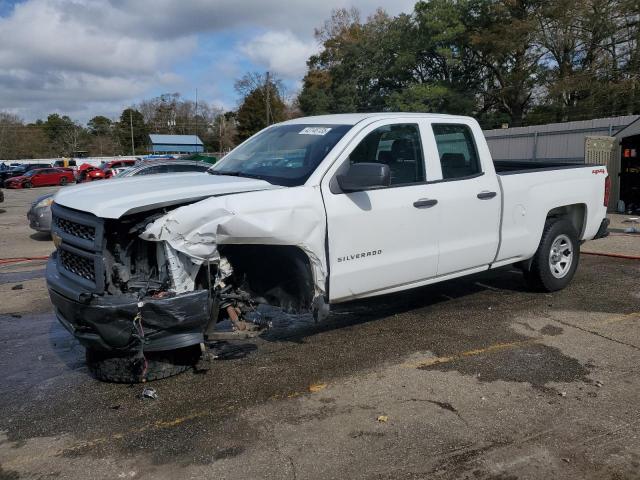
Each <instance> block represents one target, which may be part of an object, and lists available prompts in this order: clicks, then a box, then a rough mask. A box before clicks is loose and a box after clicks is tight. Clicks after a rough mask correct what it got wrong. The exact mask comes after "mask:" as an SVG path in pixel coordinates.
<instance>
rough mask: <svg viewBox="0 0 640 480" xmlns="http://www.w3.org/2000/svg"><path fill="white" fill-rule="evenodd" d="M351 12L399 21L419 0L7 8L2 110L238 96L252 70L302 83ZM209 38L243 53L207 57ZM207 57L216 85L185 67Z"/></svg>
mask: <svg viewBox="0 0 640 480" xmlns="http://www.w3.org/2000/svg"><path fill="white" fill-rule="evenodd" d="M351 6H355V7H357V8H359V9H360V10H361V11H362V13H363V16H366V15H367V14H370V13H372V12H373V11H374V10H375V8H377V7H378V6H382V7H383V8H384V7H387V8H388V9H389V12H390V13H392V14H396V13H399V11H410V10H411V8H412V6H413V0H373V1H372V0H351V1H349V0H325V2H311V1H308V0H269V1H266V0H242V1H240V2H239V1H238V0H24V1H23V2H21V3H17V4H16V5H15V6H14V7H13V8H12V9H4V10H0V12H3V14H4V15H6V16H5V17H2V16H0V109H7V110H8V109H11V110H12V111H16V112H17V113H18V114H20V115H22V116H24V117H26V118H27V119H29V120H32V119H34V118H37V117H41V116H43V115H45V114H46V113H50V112H53V111H57V112H61V113H65V114H70V115H77V116H78V118H79V119H81V120H87V119H88V118H90V116H92V115H93V114H98V113H100V114H103V113H106V114H110V112H116V113H117V112H118V111H119V110H120V109H121V108H122V107H123V106H126V105H130V104H131V103H133V102H135V101H137V100H140V99H141V98H142V97H144V96H147V95H149V94H150V93H149V92H158V91H162V90H167V91H168V90H172V89H179V88H181V87H183V86H185V85H193V84H194V81H197V83H195V84H196V85H201V86H202V91H207V90H209V91H224V92H232V89H231V88H230V85H231V84H232V83H233V80H234V78H237V77H238V76H240V75H241V74H242V73H243V69H245V68H246V65H247V63H250V64H253V65H255V66H256V68H267V69H269V70H271V71H273V72H274V73H277V74H279V75H280V76H282V77H283V78H284V79H285V80H287V81H288V82H289V83H290V84H295V83H297V82H299V80H300V78H301V77H302V75H303V74H304V72H305V69H306V60H307V58H308V57H309V55H310V54H312V53H313V52H315V51H316V49H317V45H316V43H315V40H314V39H313V29H314V27H317V26H319V25H321V24H322V23H323V21H324V20H325V19H326V18H327V17H328V16H329V15H330V13H331V10H332V9H334V8H340V7H347V8H348V7H351ZM0 14H2V13H0ZM210 34H223V35H226V36H228V37H229V38H231V39H232V40H231V45H233V43H234V41H235V45H236V48H232V47H230V48H229V49H227V50H226V51H225V50H224V49H222V47H220V48H214V49H213V51H212V52H210V53H211V55H208V56H207V55H203V54H202V53H203V52H201V51H200V50H199V40H200V45H202V40H203V39H204V38H209V37H207V35H210ZM200 48H204V47H200ZM194 55H197V57H194ZM203 57H207V60H208V62H210V63H209V64H208V65H205V68H200V71H201V72H202V71H206V70H207V68H206V67H208V66H211V68H213V67H214V66H215V71H216V75H215V76H213V77H212V78H209V79H205V80H207V81H209V82H214V83H216V84H217V85H216V87H215V88H212V87H206V86H205V85H203V84H202V83H201V79H200V78H189V76H192V75H194V74H193V72H191V71H180V70H179V69H178V67H177V65H183V64H184V63H183V62H186V63H188V62H189V61H191V60H192V59H194V58H198V60H199V59H200V58H203ZM176 71H178V73H175V72H176ZM222 84H224V85H226V86H224V87H221V85H222ZM229 95H232V94H230V93H227V96H228V97H229ZM217 101H222V102H224V103H225V104H231V103H233V99H232V98H231V97H229V98H223V99H220V98H219V97H218V99H217Z"/></svg>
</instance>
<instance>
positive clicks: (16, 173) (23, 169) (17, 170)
mask: <svg viewBox="0 0 640 480" xmlns="http://www.w3.org/2000/svg"><path fill="white" fill-rule="evenodd" d="M39 168H51V165H50V164H48V163H23V164H21V165H14V166H12V167H11V168H10V170H9V172H7V174H6V176H5V177H3V181H4V180H7V179H9V178H11V177H20V176H22V175H24V174H26V173H27V172H29V171H31V170H35V169H39Z"/></svg>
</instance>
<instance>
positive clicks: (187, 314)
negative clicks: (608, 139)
mask: <svg viewBox="0 0 640 480" xmlns="http://www.w3.org/2000/svg"><path fill="white" fill-rule="evenodd" d="M209 172H210V175H209V174H207V175H202V174H184V175H178V176H168V175H162V176H158V177H148V178H140V179H136V180H135V181H133V179H132V180H130V181H128V180H123V181H116V182H101V183H98V184H95V185H87V186H84V187H82V188H81V189H80V188H76V189H73V190H72V189H69V190H68V191H64V190H63V191H60V192H59V193H58V194H57V196H56V200H55V203H54V204H53V206H52V213H53V231H52V235H53V237H54V240H55V241H56V245H57V250H56V252H54V253H53V254H52V256H51V257H50V259H49V262H48V265H47V273H46V277H47V285H48V288H49V293H50V296H51V301H52V303H53V305H54V306H55V312H56V315H57V317H58V319H59V320H60V322H61V323H62V325H64V326H65V327H66V328H67V329H68V330H69V332H71V333H72V334H73V335H74V336H75V337H76V338H77V339H78V340H79V341H80V343H81V344H82V345H84V346H85V347H86V349H87V362H88V365H89V368H90V370H91V371H92V372H93V373H94V375H95V376H96V377H98V378H100V379H103V380H111V381H120V382H129V381H144V380H145V379H157V378H162V377H165V376H169V375H172V374H176V373H179V372H181V371H184V370H186V369H188V368H189V364H190V363H192V362H195V361H197V360H198V358H199V357H200V352H201V348H202V347H203V346H204V344H205V342H206V341H207V340H208V339H212V338H216V337H215V334H216V331H215V327H216V324H217V322H219V321H221V320H227V319H228V320H229V321H230V322H231V323H233V325H235V326H236V329H237V330H238V332H239V333H241V334H244V332H245V331H246V330H249V328H251V325H253V324H254V321H259V319H258V318H256V316H255V315H256V313H255V312H256V308H257V306H258V305H259V304H263V303H268V304H271V305H273V306H275V307H280V308H282V309H283V310H286V311H290V312H313V314H314V316H315V317H316V318H317V319H322V318H324V317H325V316H326V315H327V314H328V312H329V308H330V306H332V305H335V304H339V303H342V302H346V301H349V300H353V299H360V298H366V297H373V296H377V295H382V294H386V293H391V292H398V291H401V290H407V289H410V288H414V287H419V286H423V285H428V284H432V283H437V282H442V281H445V280H450V279H453V278H457V277H462V276H464V275H470V274H475V273H478V272H482V271H486V270H490V269H494V268H499V267H503V266H506V265H516V266H517V267H519V268H520V269H521V270H522V271H523V272H524V280H525V281H526V282H527V284H528V285H529V286H530V287H531V288H532V289H534V290H536V291H546V292H551V291H556V290H560V289H562V288H564V287H566V286H567V285H568V284H569V282H570V281H571V279H572V278H573V276H574V273H575V271H576V269H577V267H578V262H579V260H580V243H581V242H582V241H585V240H591V239H595V238H600V237H603V236H606V235H607V227H608V220H607V218H606V213H607V203H608V200H609V189H610V181H609V177H608V175H607V169H606V167H604V166H601V165H584V164H582V165H576V164H562V163H543V162H513V163H511V162H499V161H495V162H494V161H493V160H492V158H491V153H490V152H489V148H488V146H487V142H486V140H485V138H484V135H483V133H482V130H481V128H480V126H479V125H478V123H477V122H476V121H475V120H473V119H471V118H468V117H462V116H450V115H433V114H410V113H402V114H400V113H398V114H393V113H380V114H376V113H368V114H350V115H327V116H320V117H309V118H297V119H294V120H289V121H287V122H284V123H280V124H276V125H272V126H270V127H268V128H266V129H264V130H262V131H261V132H259V133H257V134H256V135H255V136H253V137H252V138H251V139H249V140H248V141H246V142H244V143H242V144H241V145H240V146H238V147H236V149H234V150H232V151H231V152H230V153H229V154H227V155H226V156H225V157H224V158H223V159H222V160H221V161H220V162H218V163H217V164H216V165H214V166H213V167H212V168H211V169H210V170H209ZM136 318H137V319H138V323H136V320H134V325H133V327H132V323H131V322H132V319H136ZM141 354H143V355H144V356H145V357H146V361H145V362H140V361H139V358H140V355H141ZM141 364H144V366H145V368H144V370H143V369H141V368H140V365H141Z"/></svg>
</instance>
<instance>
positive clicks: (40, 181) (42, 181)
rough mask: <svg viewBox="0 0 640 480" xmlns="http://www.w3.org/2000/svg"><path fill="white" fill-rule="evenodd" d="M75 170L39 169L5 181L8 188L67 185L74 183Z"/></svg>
mask: <svg viewBox="0 0 640 480" xmlns="http://www.w3.org/2000/svg"><path fill="white" fill-rule="evenodd" d="M74 180H75V177H74V175H73V170H71V169H68V168H39V169H32V170H29V171H27V172H26V173H25V174H24V175H21V176H19V177H11V178H9V179H8V180H5V182H4V186H5V187H6V188H31V187H47V186H52V185H63V186H64V185H67V184H68V183H73V181H74Z"/></svg>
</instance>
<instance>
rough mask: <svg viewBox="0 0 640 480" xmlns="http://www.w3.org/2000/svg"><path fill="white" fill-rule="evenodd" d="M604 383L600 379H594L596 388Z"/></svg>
mask: <svg viewBox="0 0 640 480" xmlns="http://www.w3.org/2000/svg"><path fill="white" fill-rule="evenodd" d="M603 385H604V383H602V382H601V381H600V380H596V381H595V386H596V387H598V388H601V387H602V386H603Z"/></svg>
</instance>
